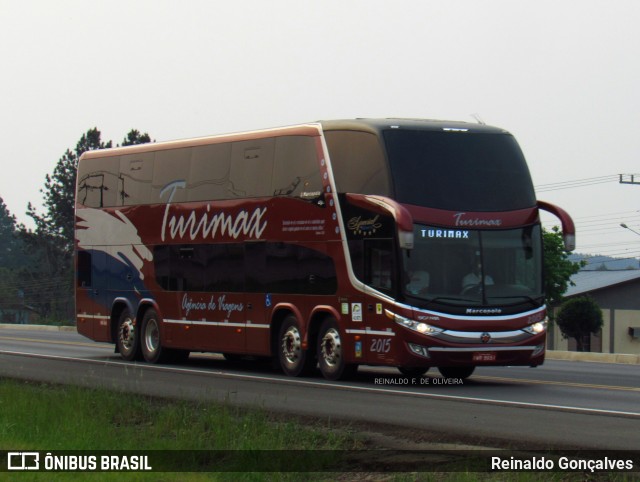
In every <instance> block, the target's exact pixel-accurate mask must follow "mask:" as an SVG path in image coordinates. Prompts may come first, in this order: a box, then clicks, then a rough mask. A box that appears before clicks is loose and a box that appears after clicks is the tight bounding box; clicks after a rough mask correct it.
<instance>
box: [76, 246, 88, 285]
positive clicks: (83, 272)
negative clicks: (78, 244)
mask: <svg viewBox="0 0 640 482" xmlns="http://www.w3.org/2000/svg"><path fill="white" fill-rule="evenodd" d="M77 282H78V286H79V287H81V288H90V287H91V253H89V252H87V251H78V274H77Z"/></svg>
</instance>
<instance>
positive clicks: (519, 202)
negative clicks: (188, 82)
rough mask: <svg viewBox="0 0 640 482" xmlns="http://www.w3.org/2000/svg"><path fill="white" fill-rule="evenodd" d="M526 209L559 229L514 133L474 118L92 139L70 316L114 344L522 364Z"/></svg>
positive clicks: (527, 307)
mask: <svg viewBox="0 0 640 482" xmlns="http://www.w3.org/2000/svg"><path fill="white" fill-rule="evenodd" d="M541 209H543V210H546V211H550V212H551V213H554V214H555V215H556V216H557V217H558V218H559V219H560V221H561V223H562V227H563V234H564V239H565V245H566V248H567V249H573V248H572V246H573V244H574V241H575V229H574V226H573V222H572V221H571V218H570V217H569V216H568V215H567V213H565V212H564V211H563V210H562V209H560V208H558V207H555V206H553V205H551V204H549V203H544V202H541V201H537V200H536V197H535V193H534V189H533V185H532V182H531V177H530V175H529V171H528V168H527V164H526V162H525V159H524V157H523V155H522V152H521V150H520V148H519V147H518V144H517V143H516V141H515V139H514V138H513V136H511V135H510V134H509V133H508V132H506V131H504V130H502V129H499V128H495V127H489V126H486V125H480V124H468V123H462V122H445V121H431V120H405V119H363V120H360V119H359V120H343V121H321V122H316V123H309V124H304V125H297V126H291V127H283V128H276V129H269V130H261V131H255V132H246V133H238V134H228V135H220V136H213V137H204V138H197V139H190V140H180V141H173V142H159V143H152V144H145V145H137V146H130V147H122V148H114V149H105V150H94V151H89V152H86V153H85V154H84V155H83V156H82V157H81V159H80V162H79V166H78V177H77V197H76V213H75V214H76V240H75V247H76V273H77V276H76V281H77V282H76V305H77V310H76V311H77V328H78V332H79V333H81V334H83V335H84V336H86V337H88V338H90V339H93V340H96V341H102V342H111V343H115V346H116V350H117V351H118V352H119V353H120V354H121V356H122V357H123V358H125V359H126V360H138V359H144V360H146V361H147V362H151V363H156V362H163V361H171V360H176V359H184V358H186V357H187V356H188V355H189V353H190V352H215V353H222V354H223V355H224V356H225V357H226V358H229V359H232V358H238V357H243V356H255V357H271V358H272V359H274V360H276V361H278V362H279V365H280V367H281V368H282V370H283V371H284V372H285V373H286V374H288V375H291V376H297V375H301V374H304V373H308V372H309V371H310V370H313V369H315V368H316V367H319V369H320V371H321V373H322V375H323V376H324V377H326V378H327V379H331V380H335V379H339V378H342V377H345V376H347V375H350V374H353V373H354V371H355V370H356V369H357V367H358V366H359V365H378V366H382V365H384V366H395V367H398V368H399V369H400V371H401V372H402V373H404V374H407V375H422V374H424V373H425V372H426V371H427V370H428V369H429V368H431V367H437V368H438V369H439V370H440V372H441V374H442V375H443V376H446V377H457V378H466V377H468V376H470V375H471V373H472V372H473V370H474V368H475V367H476V366H481V365H527V366H538V365H540V364H542V363H543V361H544V357H545V337H546V307H545V301H544V292H543V273H542V266H543V263H542V253H543V250H542V236H541V226H540V217H539V212H540V210H541Z"/></svg>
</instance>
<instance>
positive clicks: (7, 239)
mask: <svg viewBox="0 0 640 482" xmlns="http://www.w3.org/2000/svg"><path fill="white" fill-rule="evenodd" d="M21 251H22V246H21V243H20V239H19V238H18V236H17V228H16V217H15V216H14V215H13V214H11V213H10V212H9V210H8V209H7V206H6V204H5V203H4V200H3V199H2V198H1V197H0V268H16V267H17V266H19V263H20V256H21V254H20V253H21Z"/></svg>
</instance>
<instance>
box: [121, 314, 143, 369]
mask: <svg viewBox="0 0 640 482" xmlns="http://www.w3.org/2000/svg"><path fill="white" fill-rule="evenodd" d="M138 333H139V330H138V328H137V327H136V322H135V320H134V319H133V317H132V316H131V312H130V311H129V309H128V308H125V309H124V310H123V311H122V313H120V318H118V326H117V327H116V347H117V349H118V353H120V356H121V357H122V358H124V359H125V360H127V361H134V360H138V359H139V358H140V336H139V335H138Z"/></svg>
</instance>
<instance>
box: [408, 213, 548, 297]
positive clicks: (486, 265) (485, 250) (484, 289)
mask: <svg viewBox="0 0 640 482" xmlns="http://www.w3.org/2000/svg"><path fill="white" fill-rule="evenodd" d="M414 236H415V246H414V249H412V250H410V251H409V250H408V251H405V252H404V253H403V259H404V265H403V269H404V272H403V275H404V278H403V284H404V293H405V296H406V297H408V298H411V299H414V300H416V298H417V300H416V301H417V304H418V305H422V306H425V304H430V303H437V304H440V305H455V306H494V307H495V306H509V305H516V304H517V305H522V304H529V305H531V304H532V305H534V306H540V305H541V304H542V300H543V289H542V273H541V270H542V268H541V265H542V263H541V256H542V240H541V232H540V226H539V225H532V226H527V227H524V228H517V229H508V230H491V231H488V230H485V231H474V230H466V229H446V228H440V227H434V226H427V225H421V224H416V225H415V228H414Z"/></svg>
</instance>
